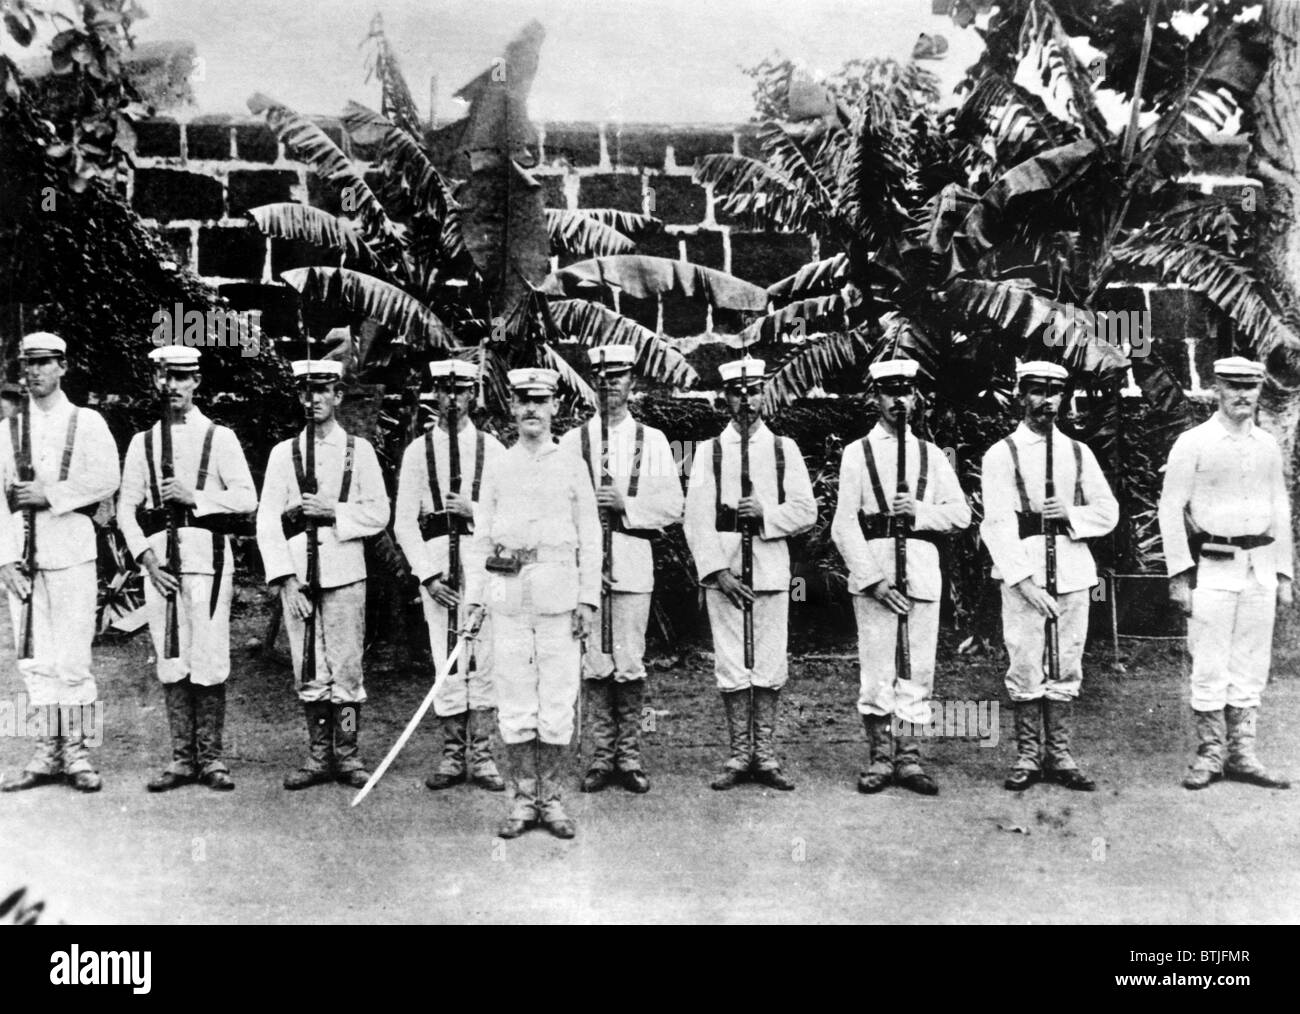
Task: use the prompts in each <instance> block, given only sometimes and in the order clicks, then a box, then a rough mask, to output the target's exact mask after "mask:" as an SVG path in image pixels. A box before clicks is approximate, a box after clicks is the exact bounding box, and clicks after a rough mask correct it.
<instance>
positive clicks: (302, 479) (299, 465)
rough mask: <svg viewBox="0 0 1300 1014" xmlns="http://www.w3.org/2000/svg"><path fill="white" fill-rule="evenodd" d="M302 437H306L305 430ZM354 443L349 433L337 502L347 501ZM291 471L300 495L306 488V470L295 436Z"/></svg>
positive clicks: (350, 488)
mask: <svg viewBox="0 0 1300 1014" xmlns="http://www.w3.org/2000/svg"><path fill="white" fill-rule="evenodd" d="M302 439H303V440H306V439H307V435H306V431H305V430H304V432H303V437H302ZM356 444H357V438H356V437H354V436H353V435H352V434H351V433H349V434H348V440H347V445H346V447H345V449H344V451H343V480H342V482H341V483H340V484H339V500H338V502H339V503H347V502H348V494H349V493H350V492H351V491H352V463H353V461H354V460H355V458H356ZM293 472H294V477H295V478H296V479H297V480H298V495H299V496H301V495H302V493H303V491H304V490H306V489H307V471H306V468H305V467H304V466H303V462H302V444H301V442H300V441H299V440H298V438H297V437H295V438H294V441H293Z"/></svg>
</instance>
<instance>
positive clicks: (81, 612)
mask: <svg viewBox="0 0 1300 1014" xmlns="http://www.w3.org/2000/svg"><path fill="white" fill-rule="evenodd" d="M30 410H31V426H32V434H31V444H32V465H33V467H34V468H35V471H36V478H37V479H38V480H39V481H40V482H41V483H42V484H43V485H44V487H45V496H46V498H47V499H48V500H49V501H50V506H49V507H48V508H47V509H45V510H39V511H36V514H35V517H36V571H37V572H36V575H35V580H34V581H33V589H32V649H33V654H34V655H35V657H34V658H31V659H25V660H20V661H19V662H18V671H19V672H21V673H22V675H23V681H24V683H25V685H26V689H27V697H28V701H29V703H30V704H31V705H32V706H33V707H45V706H48V705H55V704H64V705H79V704H93V703H94V701H95V699H96V697H97V696H98V692H97V690H96V687H95V678H94V676H93V675H91V672H90V661H91V654H90V644H91V641H92V640H93V639H94V637H95V606H96V574H95V560H96V556H97V550H98V547H97V542H96V537H95V526H94V523H93V522H92V521H91V520H90V518H89V517H87V516H86V515H85V514H81V513H78V512H77V508H79V507H90V506H93V505H94V504H97V503H99V502H100V501H102V500H104V499H107V498H108V497H110V496H112V495H113V492H114V491H115V490H116V489H117V487H118V483H119V481H120V479H121V475H120V473H119V471H118V464H117V462H118V458H117V445H116V443H114V441H113V435H112V434H111V433H110V432H109V429H108V424H107V423H105V422H104V419H103V417H102V416H101V415H100V414H99V413H98V412H96V411H94V410H93V409H88V408H77V407H76V406H74V405H73V404H72V402H70V401H69V400H68V398H67V396H66V395H65V394H64V393H63V392H62V391H57V392H55V393H54V394H53V395H52V396H51V398H50V399H49V406H48V407H47V408H46V409H41V408H40V407H39V406H38V405H37V404H36V402H35V401H34V400H32V401H31V405H30ZM74 414H75V415H76V433H75V436H74V440H73V447H72V456H71V458H70V459H69V460H68V464H67V468H66V469H65V468H64V467H63V462H64V456H65V451H66V448H67V443H68V430H69V427H70V426H71V425H72V423H73V416H74ZM4 430H5V431H8V432H5V431H0V479H3V483H4V487H5V489H8V488H9V487H11V486H12V485H13V484H14V483H15V482H17V481H18V470H17V467H16V465H15V461H14V448H15V444H14V443H12V442H11V440H10V436H11V434H12V435H13V436H14V437H17V436H19V434H18V430H17V427H16V426H15V427H14V429H12V430H9V427H8V426H6V427H4ZM65 473H66V474H65ZM23 543H24V538H23V512H22V511H19V512H18V513H16V514H15V513H11V512H10V511H9V507H8V503H7V502H6V501H5V499H4V498H0V564H4V563H14V564H18V563H21V562H22V560H23ZM9 613H10V616H11V618H12V619H13V629H14V633H15V637H14V640H15V642H17V640H18V637H19V636H20V633H21V632H20V630H19V617H20V616H21V613H22V602H21V600H19V599H18V598H17V597H16V596H13V595H11V596H9Z"/></svg>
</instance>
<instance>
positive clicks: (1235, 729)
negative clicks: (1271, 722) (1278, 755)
mask: <svg viewBox="0 0 1300 1014" xmlns="http://www.w3.org/2000/svg"><path fill="white" fill-rule="evenodd" d="M1258 717H1259V709H1258V708H1234V707H1233V706H1232V705H1231V704H1229V705H1228V707H1227V708H1226V709H1225V718H1226V720H1227V726H1228V763H1227V764H1225V765H1224V766H1223V773H1224V775H1225V776H1226V777H1227V778H1230V779H1231V780H1232V781H1234V782H1249V783H1250V784H1251V785H1262V786H1263V787H1264V788H1266V789H1289V788H1290V787H1291V781H1290V779H1287V778H1284V777H1282V776H1281V775H1271V774H1269V773H1268V769H1267V768H1265V767H1264V765H1263V763H1262V762H1261V761H1260V759H1259V758H1258V757H1256V756H1255V726H1256V720H1257V719H1258Z"/></svg>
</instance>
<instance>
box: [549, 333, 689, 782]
mask: <svg viewBox="0 0 1300 1014" xmlns="http://www.w3.org/2000/svg"><path fill="white" fill-rule="evenodd" d="M587 356H588V358H589V359H590V360H591V364H592V368H593V369H594V370H595V371H596V372H597V374H598V375H599V374H603V376H604V381H605V383H604V387H605V391H606V394H605V397H606V399H607V403H608V404H607V410H608V416H609V432H608V437H607V441H608V460H607V462H602V461H601V421H600V414H599V413H597V415H596V416H595V417H593V418H592V419H591V420H590V421H588V422H587V423H586V424H584V425H583V426H580V427H578V428H576V429H572V430H570V431H569V432H568V433H566V434H565V435H564V436H563V438H561V440H560V445H561V446H562V447H564V448H565V449H566V450H569V451H575V452H578V453H580V454H581V455H582V458H583V460H584V461H585V462H586V464H587V470H588V472H590V473H591V481H592V484H593V486H595V488H596V503H597V505H598V506H599V507H600V508H601V509H602V510H604V511H607V512H608V513H609V515H610V518H611V526H612V528H613V532H612V534H611V536H610V542H611V546H612V553H611V557H612V559H611V560H610V561H609V568H610V570H611V573H612V577H613V584H612V587H611V590H610V595H609V599H610V613H611V616H612V620H613V648H614V651H613V653H612V654H605V653H604V652H603V651H602V650H601V636H600V623H601V622H602V620H603V617H602V616H601V615H600V614H599V612H598V615H597V617H596V623H597V627H596V633H595V634H593V635H592V636H591V637H589V638H587V651H586V654H585V656H584V657H583V670H584V677H585V678H584V680H583V682H584V684H585V687H586V693H587V697H586V705H587V710H586V715H587V716H588V718H589V720H590V724H591V729H592V733H593V739H594V740H595V744H594V747H593V752H592V758H591V763H590V764H589V766H588V768H587V773H586V775H584V776H583V779H582V791H583V792H599V791H600V790H601V789H603V788H604V787H605V786H606V785H608V784H609V782H610V781H611V780H612V779H613V777H614V772H615V770H617V771H618V774H619V777H620V778H621V780H622V782H623V785H624V786H625V787H626V788H627V789H628V790H629V791H631V792H648V791H649V790H650V779H649V778H647V777H646V773H645V770H644V769H643V767H642V764H641V739H640V734H641V707H642V702H643V700H644V693H645V678H646V672H645V631H646V624H647V623H648V622H649V620H650V598H651V594H652V592H653V591H654V583H655V569H654V557H653V555H652V552H651V548H650V541H649V540H650V539H651V538H652V537H653V536H654V535H655V534H656V533H657V532H658V531H660V530H661V529H663V528H666V527H668V526H669V525H672V524H676V523H678V522H679V521H681V518H682V504H683V499H682V485H681V482H680V481H678V478H677V468H676V463H675V462H674V460H673V455H672V451H671V449H670V448H669V446H668V440H667V438H666V437H665V436H664V435H663V434H662V433H661V432H660V431H659V430H657V429H655V428H654V427H653V426H646V425H645V424H644V423H642V422H641V421H640V420H638V419H634V418H633V417H632V413H631V412H629V411H628V397H629V395H630V394H631V393H632V364H633V363H634V362H635V361H636V349H635V348H634V347H633V346H631V345H602V346H600V347H599V348H594V349H588V350H587ZM602 469H607V470H608V474H609V476H610V482H609V483H608V484H605V483H603V482H602V474H601V473H602Z"/></svg>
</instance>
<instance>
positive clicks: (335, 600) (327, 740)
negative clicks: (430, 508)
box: [257, 360, 389, 789]
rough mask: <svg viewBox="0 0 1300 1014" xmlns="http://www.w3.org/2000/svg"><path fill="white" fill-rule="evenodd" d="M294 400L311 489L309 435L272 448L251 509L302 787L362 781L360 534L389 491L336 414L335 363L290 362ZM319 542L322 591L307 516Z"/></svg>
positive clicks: (289, 784)
mask: <svg viewBox="0 0 1300 1014" xmlns="http://www.w3.org/2000/svg"><path fill="white" fill-rule="evenodd" d="M293 374H294V377H295V378H296V380H297V382H298V386H299V395H298V397H299V401H301V402H302V405H303V407H304V408H305V409H306V410H307V411H308V412H310V413H312V418H313V420H314V423H315V431H316V432H315V436H316V442H315V446H314V449H313V450H314V456H315V476H314V479H315V488H316V492H315V493H311V492H303V490H304V489H310V488H311V480H312V478H313V477H312V476H308V475H307V474H306V471H305V461H306V458H307V454H306V447H305V444H306V441H307V433H306V432H305V431H304V432H303V433H301V434H299V435H297V436H295V437H293V438H292V439H290V440H285V441H282V442H281V443H278V444H276V445H275V447H274V448H272V450H271V457H270V460H269V461H268V462H267V465H266V479H265V481H264V483H263V485H262V502H261V504H260V505H259V506H258V509H257V547H258V549H259V550H261V553H262V563H263V565H264V566H265V568H266V581H267V583H268V584H269V585H271V586H272V587H273V588H276V589H277V590H278V591H279V592H280V601H281V603H282V604H283V608H284V624H285V629H286V631H287V632H288V635H289V651H290V653H291V655H292V658H293V671H294V677H295V681H296V684H297V688H298V697H299V699H300V700H301V701H302V703H303V710H304V712H305V713H306V716H307V734H308V744H309V745H308V755H307V760H306V761H305V762H304V763H303V765H302V767H301V768H299V769H298V770H297V771H294V772H292V773H291V774H289V775H288V776H287V777H286V778H285V779H284V787H285V788H286V789H305V788H307V787H308V786H311V785H319V784H320V783H322V782H328V781H331V780H334V779H337V780H338V781H340V782H342V783H343V784H344V785H350V786H352V787H354V788H358V789H359V788H361V787H363V786H364V785H365V784H366V780H367V779H368V778H369V777H370V774H369V772H367V771H366V769H365V767H364V766H363V765H362V763H361V758H360V756H359V753H358V746H357V738H358V733H359V730H360V724H361V705H362V704H363V703H364V702H365V699H366V690H365V687H364V685H363V683H362V670H361V652H362V647H363V644H364V640H365V630H366V552H365V541H364V540H365V539H366V538H367V537H368V536H371V535H376V534H378V533H379V532H382V531H383V530H384V528H385V527H387V525H388V514H389V506H388V491H387V490H386V489H385V487H384V476H383V473H382V472H381V471H380V470H379V460H378V459H377V458H376V457H375V450H374V448H373V447H371V446H370V443H369V442H368V441H367V440H365V439H363V438H361V437H358V436H354V435H352V434H350V433H347V432H345V431H344V429H343V427H342V426H340V425H339V423H338V420H337V419H336V418H335V412H336V411H337V409H338V405H339V403H340V402H341V401H342V397H343V396H342V393H341V392H340V390H339V384H340V381H341V378H342V375H343V366H342V364H341V363H338V362H334V361H331V360H300V361H298V362H295V363H294V364H293ZM309 521H310V522H312V523H314V524H315V526H316V535H317V539H318V540H319V542H318V546H319V572H320V573H319V594H318V595H316V596H315V601H313V596H312V594H311V592H312V589H311V587H310V586H309V584H308V567H307V552H308V545H307V542H308V534H307V531H306V528H307V522H309ZM313 611H314V612H315V613H316V622H315V624H314V626H315V641H314V643H313V644H312V645H310V646H307V645H305V644H304V634H305V632H306V629H307V617H308V616H309V615H310V614H311V613H312V612H313ZM304 649H306V650H310V651H311V652H312V653H313V661H314V665H315V678H314V679H310V680H307V679H304V677H303V661H304Z"/></svg>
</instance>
